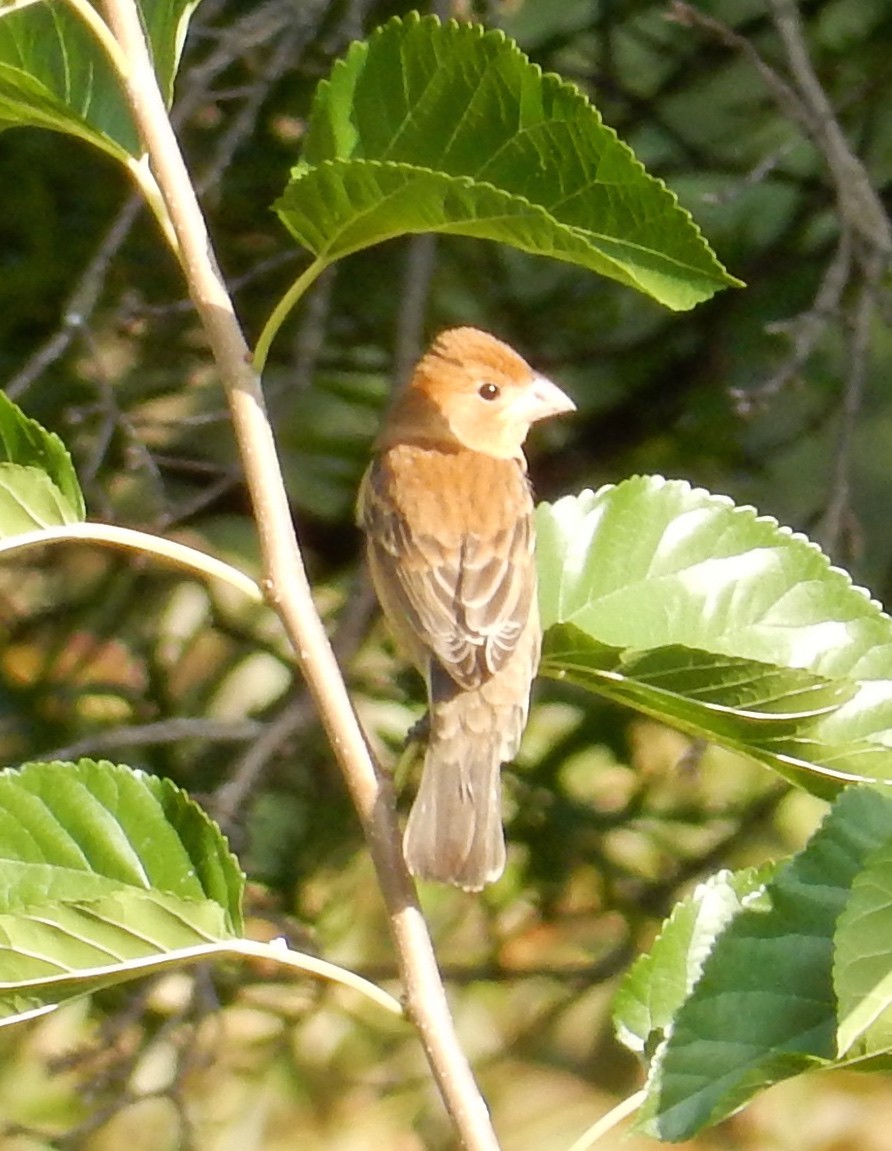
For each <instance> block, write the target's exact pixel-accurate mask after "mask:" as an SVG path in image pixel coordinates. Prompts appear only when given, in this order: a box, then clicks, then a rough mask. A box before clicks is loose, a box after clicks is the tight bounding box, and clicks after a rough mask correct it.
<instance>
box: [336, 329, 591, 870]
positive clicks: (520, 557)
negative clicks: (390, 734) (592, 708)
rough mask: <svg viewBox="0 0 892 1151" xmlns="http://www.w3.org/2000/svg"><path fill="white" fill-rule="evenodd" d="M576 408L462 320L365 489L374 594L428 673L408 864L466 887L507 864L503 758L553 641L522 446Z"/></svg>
mask: <svg viewBox="0 0 892 1151" xmlns="http://www.w3.org/2000/svg"><path fill="white" fill-rule="evenodd" d="M573 410H574V404H573V402H572V401H571V400H570V399H568V397H567V396H566V395H564V393H563V392H562V391H561V390H560V389H559V388H557V387H556V386H555V385H554V384H553V383H551V382H550V381H549V380H546V379H545V378H544V377H542V376H540V375H537V374H536V372H534V371H533V369H532V368H531V367H530V366H529V365H528V364H527V363H526V362H525V361H524V360H523V359H522V358H521V357H520V356H519V355H518V354H517V353H516V352H515V351H513V350H512V349H511V348H509V347H508V346H507V345H506V344H503V343H502V342H501V341H500V340H497V339H495V337H494V336H490V335H488V334H487V333H486V332H480V331H477V330H476V329H475V328H454V329H450V330H449V331H445V332H443V333H441V335H439V336H438V337H437V339H436V340H434V342H433V344H432V345H431V347H430V349H429V350H428V351H427V353H426V354H425V355H424V356H423V357H422V359H421V360H420V362H419V363H418V365H417V367H416V368H415V372H414V375H413V376H412V379H411V381H410V383H409V386H408V387H407V388H406V389H405V390H404V391H403V392H402V393H401V394H400V395H399V396H398V397H397V399H396V401H395V402H394V404H393V407H392V408H391V411H390V413H389V416H388V418H387V420H386V422H385V425H384V428H383V430H382V432H381V434H380V436H379V437H378V440H377V441H376V445H375V449H376V454H375V458H374V459H373V460H372V463H371V465H370V466H369V469H368V471H367V472H366V475H365V478H364V479H363V483H362V488H361V490H360V495H359V506H358V519H359V523H360V526H361V527H362V528H363V530H364V531H365V534H366V545H367V554H368V563H369V568H370V570H371V576H372V581H373V583H374V585H375V591H376V592H377V595H378V599H379V601H380V603H381V607H382V609H383V611H384V615H385V616H386V618H387V620H388V622H389V624H390V627H391V630H392V631H393V633H394V637H395V639H396V641H397V643H398V645H399V646H400V647H401V648H402V649H403V651H404V652H405V654H406V655H407V656H408V657H409V658H410V659H411V660H412V662H413V663H414V665H415V666H416V667H417V668H418V670H419V671H420V672H421V674H422V675H423V676H424V679H425V683H426V684H427V694H428V703H429V711H428V717H429V735H428V742H427V750H426V753H425V761H424V772H423V775H422V779H421V784H420V787H419V790H418V795H417V797H416V799H415V803H414V805H413V807H412V811H411V813H410V815H409V822H408V825H407V827H406V833H405V837H404V840H403V850H404V853H405V857H406V862H407V864H408V866H409V870H410V871H411V872H412V873H413V874H414V875H416V876H419V877H422V878H424V879H434V880H438V881H439V882H441V883H454V884H456V885H457V886H459V887H463V888H465V889H466V890H468V891H478V890H479V889H480V888H481V887H483V885H484V884H486V883H489V882H492V881H493V880H495V879H498V877H499V876H500V875H501V874H502V871H503V870H504V867H505V840H504V835H503V832H502V817H501V799H500V779H499V775H500V771H499V769H500V767H501V765H502V763H504V762H505V761H506V760H510V759H512V758H513V757H514V756H515V755H516V753H517V749H518V747H519V745H520V739H521V735H522V734H523V729H524V726H525V725H526V719H527V711H528V708H529V698H530V686H531V684H532V681H533V677H534V675H535V674H536V669H537V667H538V663H539V652H540V647H541V638H542V636H541V628H540V625H539V611H538V605H537V601H536V565H535V556H534V547H535V535H534V528H533V499H532V494H531V492H530V485H529V481H528V479H527V469H526V460H525V458H524V455H523V442H524V440H525V439H526V435H527V432H528V431H529V429H530V425H531V424H533V423H535V422H536V421H537V420H543V419H546V418H547V417H549V416H554V415H558V414H559V413H561V412H570V411H573Z"/></svg>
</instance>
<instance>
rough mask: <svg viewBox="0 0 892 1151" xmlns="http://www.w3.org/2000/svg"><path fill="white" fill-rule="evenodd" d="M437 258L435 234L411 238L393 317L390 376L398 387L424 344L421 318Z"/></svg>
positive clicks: (425, 306)
mask: <svg viewBox="0 0 892 1151" xmlns="http://www.w3.org/2000/svg"><path fill="white" fill-rule="evenodd" d="M436 259H437V237H436V236H413V237H412V239H411V240H410V241H409V250H408V252H407V254H406V268H405V271H404V273H403V290H402V293H401V296H400V306H399V311H398V312H397V319H396V343H395V348H394V357H393V359H394V368H393V375H394V383H395V384H396V386H397V387H398V388H401V387H403V386H404V385H405V384H407V383H408V381H409V376H410V375H411V374H412V369H413V368H414V366H415V364H416V362H417V360H418V358H419V357H420V355H421V353H422V350H423V347H424V317H425V314H426V312H427V298H428V295H429V293H430V283H431V279H432V277H433V274H434V268H435V266H436Z"/></svg>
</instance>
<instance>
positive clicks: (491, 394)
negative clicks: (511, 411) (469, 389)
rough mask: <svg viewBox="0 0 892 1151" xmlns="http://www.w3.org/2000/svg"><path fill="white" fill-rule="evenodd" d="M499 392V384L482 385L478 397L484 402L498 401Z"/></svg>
mask: <svg viewBox="0 0 892 1151" xmlns="http://www.w3.org/2000/svg"><path fill="white" fill-rule="evenodd" d="M499 392H500V388H499V386H498V384H481V385H480V387H479V388H478V389H477V395H478V396H480V398H481V399H483V400H497V399H498V398H499Z"/></svg>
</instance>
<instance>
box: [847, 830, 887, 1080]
mask: <svg viewBox="0 0 892 1151" xmlns="http://www.w3.org/2000/svg"><path fill="white" fill-rule="evenodd" d="M833 982H834V986H835V988H836V995H837V999H838V1001H839V1029H838V1044H839V1054H840V1056H845V1057H847V1058H848V1059H868V1058H870V1059H872V1058H875V1057H876V1056H877V1055H880V1054H887V1053H888V1052H890V1051H892V841H887V842H886V843H884V844H883V845H882V847H880V848H879V849H878V850H877V851H875V852H874V853H873V854H872V855H871V857H870V859H869V860H868V861H867V866H866V867H865V868H864V870H863V871H861V872H860V873H859V874H858V875H857V876H856V878H855V882H854V883H853V884H852V894H851V898H850V899H849V902H848V904H847V905H846V908H845V910H844V911H843V913H842V915H841V916H840V917H839V922H838V924H837V928H836V960H835V963H834V970H833Z"/></svg>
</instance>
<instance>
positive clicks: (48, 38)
mask: <svg viewBox="0 0 892 1151" xmlns="http://www.w3.org/2000/svg"><path fill="white" fill-rule="evenodd" d="M196 5H197V0H141V3H140V5H139V8H140V13H141V15H142V18H143V22H144V24H145V27H146V29H147V31H148V34H149V41H150V46H151V50H152V55H153V60H154V63H155V68H156V72H157V75H158V78H159V82H160V84H161V88H162V91H163V92H164V93H165V94H166V96H167V98H168V101H169V100H170V99H171V98H172V95H173V81H174V77H175V75H176V69H177V66H178V64H179V59H180V53H181V51H182V45H183V39H184V37H185V33H186V27H187V24H188V21H189V18H190V16H191V14H192V12H193V11H194V9H195V7H196ZM22 125H27V126H31V127H37V128H50V129H53V130H55V131H58V132H65V133H66V134H68V135H71V136H78V137H80V138H81V139H84V140H87V141H88V142H89V143H91V144H94V145H95V146H96V147H98V148H101V149H102V150H103V151H105V152H107V153H109V154H110V155H112V156H114V157H115V158H116V159H118V160H122V161H126V160H127V159H128V158H129V157H138V156H140V155H141V154H142V146H141V144H140V142H139V136H138V134H137V132H136V129H135V127H134V125H133V121H132V119H131V117H130V112H129V110H128V108H127V104H126V101H125V99H124V96H123V93H122V91H121V85H120V82H119V80H118V78H117V76H116V75H115V73H114V70H113V69H112V66H111V64H110V63H109V59H108V57H107V56H106V53H105V51H104V50H103V48H102V47H101V46H100V44H99V43H98V41H97V40H96V39H95V38H94V36H93V34H92V32H90V31H89V30H88V28H87V27H86V25H85V24H84V23H83V22H82V20H81V19H80V18H79V17H78V16H77V15H76V14H75V12H74V10H73V9H72V8H71V7H70V6H69V5H68V4H66V3H61V2H56V3H50V2H46V3H31V4H26V5H9V6H4V7H2V8H0V128H11V127H16V126H22Z"/></svg>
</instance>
